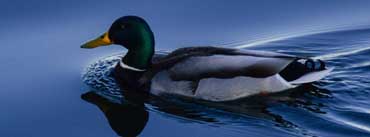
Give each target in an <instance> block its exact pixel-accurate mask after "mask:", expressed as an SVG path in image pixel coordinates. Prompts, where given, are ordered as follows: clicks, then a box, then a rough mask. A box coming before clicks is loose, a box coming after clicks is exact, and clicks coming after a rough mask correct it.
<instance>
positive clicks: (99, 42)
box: [81, 32, 113, 49]
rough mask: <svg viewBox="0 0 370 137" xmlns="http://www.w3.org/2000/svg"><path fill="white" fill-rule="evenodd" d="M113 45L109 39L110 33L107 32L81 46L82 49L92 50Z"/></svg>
mask: <svg viewBox="0 0 370 137" xmlns="http://www.w3.org/2000/svg"><path fill="white" fill-rule="evenodd" d="M111 44H113V42H112V41H111V40H110V39H109V37H108V32H106V33H104V34H103V35H101V36H100V37H98V38H96V39H94V40H92V41H89V42H87V43H85V44H83V45H81V48H86V49H92V48H96V47H100V46H107V45H111Z"/></svg>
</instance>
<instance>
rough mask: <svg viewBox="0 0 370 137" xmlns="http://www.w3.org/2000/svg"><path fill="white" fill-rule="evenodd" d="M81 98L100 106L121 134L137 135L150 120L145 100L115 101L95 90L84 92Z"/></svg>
mask: <svg viewBox="0 0 370 137" xmlns="http://www.w3.org/2000/svg"><path fill="white" fill-rule="evenodd" d="M81 98H82V99H83V100H85V101H87V102H90V103H92V104H94V105H96V106H97V107H99V109H100V110H101V111H102V112H103V113H104V115H105V117H106V118H107V120H108V122H109V125H110V126H111V128H112V129H113V130H114V131H115V132H116V133H117V134H118V135H120V136H123V137H136V136H137V135H138V134H140V132H141V131H142V130H143V129H144V127H145V125H146V123H147V122H148V117H149V113H148V111H146V110H145V108H144V103H143V102H141V103H139V102H135V103H127V102H126V103H125V102H123V103H115V102H112V101H110V100H109V99H107V98H105V97H103V96H101V95H99V94H97V93H95V92H87V93H85V94H82V95H81Z"/></svg>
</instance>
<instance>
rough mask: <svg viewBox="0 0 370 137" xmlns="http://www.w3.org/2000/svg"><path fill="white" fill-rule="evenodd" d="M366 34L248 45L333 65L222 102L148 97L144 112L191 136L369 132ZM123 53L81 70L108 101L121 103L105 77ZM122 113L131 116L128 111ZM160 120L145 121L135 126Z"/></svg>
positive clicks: (339, 33)
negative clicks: (300, 81)
mask: <svg viewBox="0 0 370 137" xmlns="http://www.w3.org/2000/svg"><path fill="white" fill-rule="evenodd" d="M369 36H370V29H366V28H364V29H356V30H345V31H336V32H326V33H320V34H312V35H307V36H301V37H295V38H289V39H283V40H278V41H274V42H268V43H264V44H261V45H255V46H251V47H248V48H247V49H256V50H270V51H279V52H282V53H289V54H295V55H302V56H310V57H313V58H317V59H323V60H325V61H327V62H328V64H327V65H328V66H335V67H336V69H335V71H334V72H333V73H332V74H331V75H330V76H328V77H327V78H325V79H324V80H321V81H319V82H315V83H313V84H308V85H304V86H301V87H299V88H296V89H293V90H289V91H284V92H281V93H278V94H273V95H269V96H261V95H257V96H253V97H249V98H245V99H241V100H237V101H232V102H224V103H212V102H197V101H194V100H184V99H179V98H175V97H168V98H165V99H158V98H152V99H150V100H149V101H147V102H146V106H145V107H143V110H146V111H149V117H156V116H159V117H166V118H168V119H171V121H172V120H173V121H177V122H178V123H171V125H176V126H189V128H190V129H186V131H180V132H187V131H188V130H193V129H192V128H195V127H196V129H197V130H201V132H196V133H193V134H194V135H193V134H190V135H192V136H206V135H212V136H245V135H249V136H276V135H278V136H369V135H370V127H369V126H370V125H369V124H370V123H369V122H370V121H369V120H370V119H369V116H370V113H369V110H370V109H369V107H368V106H369V102H368V100H367V99H368V97H369V88H370V86H369V85H368V83H370V81H369V80H368V79H367V77H368V76H369V71H368V70H369V67H370V62H369V61H368V60H367V58H368V57H369V55H370V54H369V53H370V46H369V44H370V41H369V40H368V37H369ZM240 47H243V46H240ZM244 47H245V46H244ZM122 54H124V53H122ZM122 54H117V55H112V56H110V57H107V58H102V59H99V60H98V61H96V62H95V63H93V64H92V65H90V66H89V67H88V68H87V70H86V72H85V73H84V74H83V80H84V81H85V83H86V84H87V85H89V86H90V87H91V88H92V90H94V91H95V92H97V93H98V95H100V96H101V97H104V98H107V101H108V100H109V101H110V102H112V104H121V102H120V100H122V96H121V95H120V92H119V88H118V86H117V85H115V81H114V80H113V78H112V77H111V76H109V74H110V70H112V69H113V66H114V65H115V64H116V63H117V61H118V60H119V58H120V57H121V56H122ZM95 101H96V100H95ZM92 102H94V101H92ZM122 104H124V105H125V104H126V105H127V103H122ZM97 105H98V106H100V105H101V104H100V103H97ZM108 106H109V105H108ZM113 106H114V105H113ZM108 108H109V107H108ZM121 110H125V107H122V108H121ZM121 116H122V117H125V116H127V117H130V115H127V113H126V115H125V113H122V115H121ZM107 118H109V115H108V116H107ZM132 118H137V119H136V120H133V121H130V120H126V121H123V122H122V123H125V122H126V123H128V122H135V121H142V119H143V118H142V117H140V118H138V117H136V116H132ZM132 118H131V120H132ZM145 118H146V117H145ZM114 120H116V119H114ZM163 121H165V120H163ZM161 123H162V120H160V121H154V122H152V123H151V121H149V122H148V123H145V124H144V125H140V126H139V127H140V128H141V127H145V126H146V124H149V125H150V124H158V126H159V125H162V124H161ZM112 127H115V126H114V125H113V126H112ZM171 129H172V128H171ZM175 129H177V128H175ZM211 130H214V131H211ZM145 131H146V130H145V129H144V131H143V135H145ZM266 131H269V132H266ZM218 132H220V133H218ZM154 134H155V135H157V134H158V135H159V136H160V135H161V133H159V132H158V133H154ZM152 135H153V133H152ZM188 135H189V133H186V134H185V135H184V136H188ZM149 136H150V135H149ZM177 136H182V135H177Z"/></svg>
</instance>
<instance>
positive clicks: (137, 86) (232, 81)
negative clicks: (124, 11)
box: [81, 16, 333, 101]
mask: <svg viewBox="0 0 370 137" xmlns="http://www.w3.org/2000/svg"><path fill="white" fill-rule="evenodd" d="M111 44H117V45H122V46H123V47H125V48H126V49H127V50H128V52H127V53H126V55H125V56H124V57H123V58H122V59H121V60H120V62H118V63H117V65H116V67H115V68H114V71H113V76H114V78H115V79H116V81H117V82H118V83H119V85H121V88H123V89H130V91H132V89H134V90H137V91H145V92H148V93H150V94H153V95H156V96H161V95H178V96H185V97H190V98H196V99H202V100H208V101H230V100H235V99H239V98H243V97H247V96H250V95H255V94H259V93H273V92H279V91H284V90H287V89H291V88H294V87H297V86H299V85H301V84H304V83H311V82H314V81H318V80H320V79H322V78H324V77H325V76H327V75H328V74H329V72H331V71H332V70H333V68H328V67H326V66H325V63H324V62H323V61H321V60H318V61H314V60H312V59H309V58H306V57H299V56H295V55H288V54H283V53H275V52H267V51H258V50H243V49H234V48H222V47H186V48H180V49H177V50H175V51H173V52H171V53H168V54H163V53H161V54H156V53H155V40H154V35H153V32H152V31H151V29H150V27H149V25H148V23H147V22H146V21H145V20H144V19H142V18H140V17H137V16H124V17H121V18H119V19H117V20H116V21H114V22H113V24H112V25H111V27H110V29H109V30H108V31H107V32H105V33H104V34H103V35H101V36H100V37H98V38H96V39H94V40H92V41H90V42H87V43H85V44H83V45H82V46H81V48H96V47H99V46H107V45H111Z"/></svg>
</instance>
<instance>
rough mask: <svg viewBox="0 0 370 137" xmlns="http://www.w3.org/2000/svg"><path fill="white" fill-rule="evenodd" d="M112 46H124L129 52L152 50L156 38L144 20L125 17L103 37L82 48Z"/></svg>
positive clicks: (115, 22)
mask: <svg viewBox="0 0 370 137" xmlns="http://www.w3.org/2000/svg"><path fill="white" fill-rule="evenodd" d="M111 44H117V45H122V46H124V47H125V48H127V49H128V50H138V49H143V48H151V47H153V46H154V36H153V32H152V30H151V29H150V27H149V25H148V23H146V21H145V20H144V19H142V18H140V17H137V16H124V17H121V18H119V19H117V20H116V21H114V22H113V24H112V26H111V27H110V28H109V30H108V31H107V32H105V33H104V34H103V35H101V36H100V37H98V38H96V39H94V40H92V41H89V42H87V43H85V44H83V45H82V46H81V48H88V49H90V48H96V47H99V46H108V45H111Z"/></svg>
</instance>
